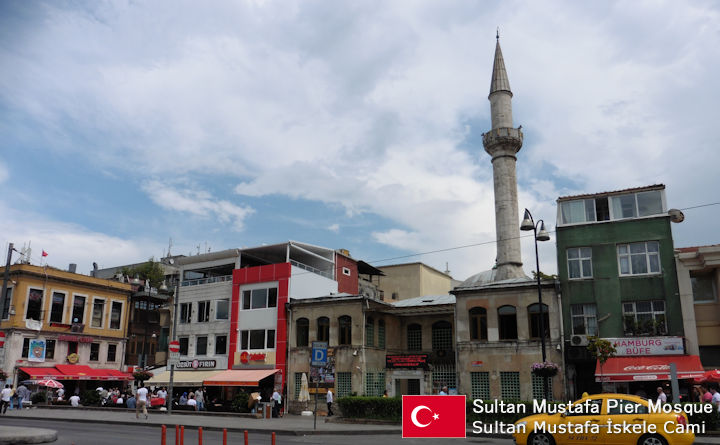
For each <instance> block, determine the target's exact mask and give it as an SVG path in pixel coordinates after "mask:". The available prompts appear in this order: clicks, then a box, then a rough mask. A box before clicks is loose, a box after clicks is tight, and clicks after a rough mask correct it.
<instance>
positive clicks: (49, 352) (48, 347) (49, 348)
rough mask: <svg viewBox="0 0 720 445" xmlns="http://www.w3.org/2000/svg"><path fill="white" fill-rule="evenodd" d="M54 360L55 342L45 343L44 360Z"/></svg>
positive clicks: (48, 341)
mask: <svg viewBox="0 0 720 445" xmlns="http://www.w3.org/2000/svg"><path fill="white" fill-rule="evenodd" d="M54 358H55V340H47V341H45V359H54Z"/></svg>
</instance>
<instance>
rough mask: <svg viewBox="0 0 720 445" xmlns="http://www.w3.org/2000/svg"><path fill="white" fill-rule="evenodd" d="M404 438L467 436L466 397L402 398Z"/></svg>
mask: <svg viewBox="0 0 720 445" xmlns="http://www.w3.org/2000/svg"><path fill="white" fill-rule="evenodd" d="M402 437H436V438H450V437H466V427H465V396H440V395H438V396H402Z"/></svg>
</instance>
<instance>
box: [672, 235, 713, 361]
mask: <svg viewBox="0 0 720 445" xmlns="http://www.w3.org/2000/svg"><path fill="white" fill-rule="evenodd" d="M675 264H676V265H677V273H678V287H679V289H680V301H681V304H682V307H683V324H684V326H685V341H686V346H685V347H686V349H687V351H688V352H689V353H691V354H698V353H699V355H700V361H701V362H702V364H703V367H704V368H705V369H716V368H718V367H720V294H719V293H718V289H720V245H714V246H700V247H683V248H679V249H675ZM686 306H687V307H690V308H692V309H694V310H686Z"/></svg>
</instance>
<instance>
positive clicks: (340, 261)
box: [335, 253, 359, 294]
mask: <svg viewBox="0 0 720 445" xmlns="http://www.w3.org/2000/svg"><path fill="white" fill-rule="evenodd" d="M343 268H345V269H349V270H350V275H345V274H344V273H343ZM335 279H336V280H337V292H344V293H348V294H357V293H359V291H358V270H357V262H356V261H355V260H353V259H352V258H348V257H346V256H345V255H341V254H339V253H336V254H335Z"/></svg>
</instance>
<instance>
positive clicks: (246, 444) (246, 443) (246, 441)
mask: <svg viewBox="0 0 720 445" xmlns="http://www.w3.org/2000/svg"><path fill="white" fill-rule="evenodd" d="M245 445H248V437H247V430H245Z"/></svg>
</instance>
